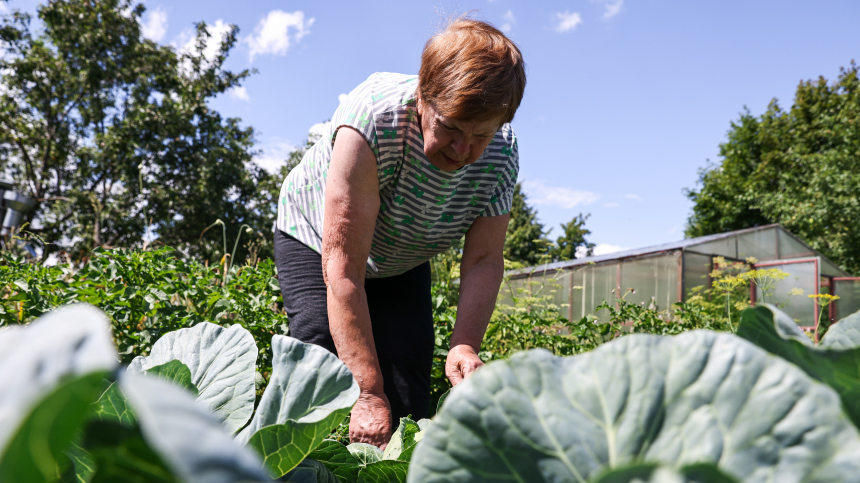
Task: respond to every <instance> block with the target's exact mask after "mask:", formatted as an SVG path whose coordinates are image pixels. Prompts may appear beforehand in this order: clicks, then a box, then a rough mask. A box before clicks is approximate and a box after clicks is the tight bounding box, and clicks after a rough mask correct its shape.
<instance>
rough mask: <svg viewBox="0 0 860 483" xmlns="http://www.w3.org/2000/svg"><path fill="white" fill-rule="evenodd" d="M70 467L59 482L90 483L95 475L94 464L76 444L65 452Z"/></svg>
mask: <svg viewBox="0 0 860 483" xmlns="http://www.w3.org/2000/svg"><path fill="white" fill-rule="evenodd" d="M65 453H66V456H68V457H69V460H70V461H71V462H72V466H71V467H70V468H68V469H67V470H66V473H65V474H64V475H63V478H61V480H60V481H63V482H73V483H90V482H91V480H92V479H93V475H95V474H96V462H95V460H94V459H93V457H92V455H91V454H89V453H88V452H87V451H86V450H85V449H84V448H82V447H81V446H80V445H79V444H78V443H76V442H73V443H72V444H71V445H70V446H69V447H68V448H66V450H65Z"/></svg>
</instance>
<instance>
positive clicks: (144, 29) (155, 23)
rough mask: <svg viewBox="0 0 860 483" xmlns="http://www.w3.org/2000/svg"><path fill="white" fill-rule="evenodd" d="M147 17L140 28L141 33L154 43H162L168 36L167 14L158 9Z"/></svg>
mask: <svg viewBox="0 0 860 483" xmlns="http://www.w3.org/2000/svg"><path fill="white" fill-rule="evenodd" d="M146 17H147V19H146V21H145V22H144V23H143V24H142V25H141V26H140V30H141V33H142V34H143V36H144V37H146V38H148V39H150V40H152V41H155V42H160V41H161V39H163V38H164V36H165V35H166V34H167V12H165V11H164V10H162V9H160V8H156V9H155V10H152V11H151V12H149V13H147V15H146Z"/></svg>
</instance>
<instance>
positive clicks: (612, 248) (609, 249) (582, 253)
mask: <svg viewBox="0 0 860 483" xmlns="http://www.w3.org/2000/svg"><path fill="white" fill-rule="evenodd" d="M624 250H629V248H627V247H621V246H618V245H610V244H608V243H598V244H597V245H595V246H594V251H593V252H592V253H591V256H593V257H596V256H598V255H607V254H610V253H615V252H622V251H624ZM587 256H588V249H587V248H586V247H582V246H579V247H576V258H585V257H587Z"/></svg>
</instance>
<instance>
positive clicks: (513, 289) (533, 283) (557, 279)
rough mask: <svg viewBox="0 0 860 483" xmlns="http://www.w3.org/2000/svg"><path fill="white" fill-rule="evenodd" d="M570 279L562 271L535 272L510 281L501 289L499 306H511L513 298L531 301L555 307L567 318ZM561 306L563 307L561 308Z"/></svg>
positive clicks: (566, 273)
mask: <svg viewBox="0 0 860 483" xmlns="http://www.w3.org/2000/svg"><path fill="white" fill-rule="evenodd" d="M569 281H570V277H569V276H568V272H564V271H547V272H543V271H540V272H538V271H536V272H534V273H532V274H531V275H529V276H528V277H523V278H518V279H515V280H511V281H510V282H509V283H508V284H507V286H503V287H502V300H500V303H501V304H504V305H509V306H513V305H514V302H513V298H514V297H516V298H517V299H520V300H522V301H524V302H525V301H526V300H527V299H532V300H534V302H540V303H543V304H546V303H550V304H554V305H556V306H557V308H558V310H559V313H560V314H561V315H562V316H565V317H566V316H567V304H568V296H569V288H570V283H569ZM562 306H563V307H562Z"/></svg>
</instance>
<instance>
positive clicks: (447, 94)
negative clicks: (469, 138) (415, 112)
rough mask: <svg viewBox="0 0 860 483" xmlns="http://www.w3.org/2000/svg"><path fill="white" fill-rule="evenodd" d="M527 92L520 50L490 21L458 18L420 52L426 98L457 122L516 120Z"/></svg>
mask: <svg viewBox="0 0 860 483" xmlns="http://www.w3.org/2000/svg"><path fill="white" fill-rule="evenodd" d="M525 88H526V71H525V64H524V63H523V56H522V54H521V53H520V49H519V48H518V47H517V45H516V44H515V43H514V42H513V41H511V40H510V39H509V38H507V37H506V36H505V34H503V33H502V32H500V31H499V30H498V29H497V28H495V27H493V26H492V25H490V24H488V23H487V22H482V21H480V20H472V19H467V18H462V17H461V18H458V19H456V20H454V21H452V22H451V23H450V24H449V25H448V27H447V28H446V29H445V30H443V31H442V32H440V33H438V34H436V35H434V36H433V37H431V38H430V40H428V41H427V44H426V45H425V46H424V52H422V54H421V69H420V70H419V71H418V93H419V95H420V96H421V100H422V102H429V103H430V104H431V105H432V106H433V108H434V109H436V111H437V112H439V113H440V114H442V115H444V116H447V117H450V118H453V119H458V120H463V121H490V120H494V119H500V120H501V121H502V122H503V123H505V122H511V121H512V120H513V119H514V114H515V113H516V112H517V108H518V107H520V101H522V98H523V91H525Z"/></svg>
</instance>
